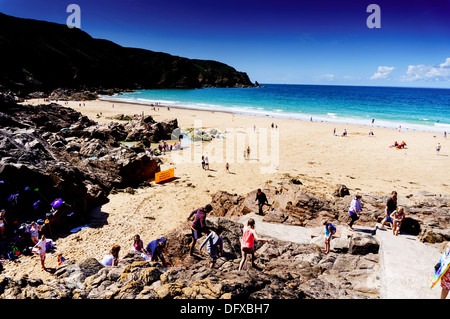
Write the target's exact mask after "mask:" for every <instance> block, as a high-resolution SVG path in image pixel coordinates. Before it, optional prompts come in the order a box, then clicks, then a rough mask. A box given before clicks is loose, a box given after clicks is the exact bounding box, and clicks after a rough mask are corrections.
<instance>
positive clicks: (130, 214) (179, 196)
mask: <svg viewBox="0 0 450 319" xmlns="http://www.w3.org/2000/svg"><path fill="white" fill-rule="evenodd" d="M31 102H32V103H34V104H35V105H36V104H37V103H38V101H37V100H33V101H31ZM40 102H42V100H41V101H40ZM59 104H60V105H62V106H69V107H72V108H74V109H75V110H77V111H79V112H81V113H82V114H84V115H86V116H88V117H89V118H91V119H93V120H95V121H97V122H98V123H99V124H104V123H108V122H110V121H111V120H110V119H108V117H111V116H114V115H117V114H125V115H130V116H132V115H134V114H142V113H143V112H144V114H145V115H152V116H153V117H154V119H155V120H156V121H158V122H159V121H164V120H169V119H174V118H176V119H177V120H178V125H179V127H181V128H191V127H194V126H195V125H198V124H199V123H201V126H202V129H206V130H208V129H210V128H215V129H217V130H219V131H220V132H221V133H222V135H225V136H226V133H225V132H231V133H233V132H235V133H238V134H240V135H239V136H240V137H241V138H243V139H242V140H240V141H237V142H236V143H235V145H233V148H232V151H230V152H227V154H226V155H224V154H221V153H220V152H218V151H217V150H218V148H217V146H216V148H214V147H212V146H211V145H213V143H219V144H216V145H224V143H226V142H227V139H229V138H230V136H228V137H227V139H223V140H214V142H203V143H200V142H195V143H194V144H198V145H197V146H199V147H202V154H207V155H208V156H209V159H210V170H209V171H208V170H203V169H202V167H201V162H200V161H196V160H194V159H192V157H189V156H186V157H185V158H186V159H187V158H190V159H191V160H184V161H182V160H180V153H179V152H178V151H177V152H178V157H176V156H175V157H174V155H173V154H171V153H168V154H166V155H163V156H161V158H162V160H163V165H162V167H161V170H165V169H168V168H172V167H173V168H175V176H176V177H177V179H175V180H174V181H172V182H168V183H164V184H154V183H152V186H151V187H147V188H139V189H137V190H136V193H135V194H134V195H131V194H128V193H122V192H119V193H118V194H113V195H110V196H109V199H110V201H109V203H107V204H105V205H103V206H102V207H100V208H98V209H97V210H94V211H93V212H91V217H92V219H91V221H90V222H89V226H90V227H87V228H83V229H82V230H80V231H79V232H77V233H73V234H69V235H67V236H64V237H61V238H56V240H55V241H56V251H57V252H61V253H63V254H64V256H65V257H66V258H68V259H81V258H85V257H94V258H96V259H98V260H99V261H101V259H102V258H103V256H104V255H105V254H107V253H108V251H109V249H110V248H111V247H112V245H114V244H119V245H121V247H122V250H121V255H123V254H125V253H126V252H128V251H130V250H131V247H132V243H133V236H134V235H135V234H139V235H140V236H141V238H142V239H143V241H144V245H146V244H147V243H148V242H149V241H151V240H153V239H156V238H157V237H160V236H162V235H164V234H166V233H168V232H170V231H171V230H173V229H174V228H176V227H177V226H180V225H182V224H184V223H186V217H187V216H188V215H189V213H190V212H191V211H192V210H193V209H195V208H198V207H200V206H204V205H206V204H207V203H209V202H210V200H211V196H212V195H213V194H214V193H215V192H217V191H219V190H223V191H227V192H230V193H236V194H241V195H245V194H247V193H248V192H250V191H253V190H255V189H257V188H264V187H266V186H268V185H274V186H276V185H277V183H278V182H279V181H281V180H283V179H291V178H297V179H299V180H300V181H301V182H302V183H303V187H305V188H306V189H308V190H309V191H311V192H315V193H318V194H322V195H325V196H331V194H332V193H333V191H334V189H335V186H336V184H344V185H346V186H347V187H348V188H349V189H350V191H351V192H352V193H353V192H355V191H358V192H360V193H362V194H368V193H377V194H386V195H387V194H389V193H390V192H391V191H392V190H397V192H398V193H399V195H400V198H401V196H406V195H408V194H412V193H415V192H420V191H427V192H431V193H436V194H448V193H450V182H449V180H448V174H447V172H448V167H449V164H450V157H449V154H450V141H449V138H447V139H446V138H444V137H443V134H439V133H431V132H416V131H401V132H399V131H398V130H392V129H386V128H380V127H377V126H375V127H373V128H372V127H370V126H352V125H345V124H333V123H324V122H309V121H300V120H291V119H280V118H270V117H256V116H244V115H238V114H236V115H233V114H230V113H225V112H211V111H200V110H190V109H181V108H170V110H168V109H167V107H164V106H159V110H153V109H152V108H151V107H150V106H147V105H138V104H128V103H118V102H111V101H101V100H95V101H86V102H82V106H81V107H80V106H79V104H80V103H79V102H68V104H65V102H59ZM83 104H84V106H83ZM113 105H114V107H113ZM100 113H101V114H102V116H100V117H97V115H98V114H100ZM196 121H197V122H196ZM199 121H200V122H199ZM272 123H275V125H276V128H272V127H271V124H272ZM334 129H336V134H337V136H335V135H334V133H333V132H334ZM344 129H346V130H347V132H348V135H347V136H346V137H341V134H342V132H343V131H344ZM370 129H372V131H373V132H374V135H373V136H369V134H368V132H369V130H370ZM255 136H256V137H258V139H257V140H256V144H250V145H252V149H251V153H250V158H249V159H248V160H244V158H243V152H244V149H245V148H246V147H247V144H248V143H252V142H251V141H252V138H254V137H255ZM268 139H270V141H269V142H268V146H267V147H266V146H265V144H264V143H265V142H267V140H268ZM242 141H244V142H242ZM395 141H397V142H398V143H401V142H402V141H405V142H406V144H407V146H406V148H405V149H399V150H398V149H395V148H390V147H389V146H390V145H392V144H394V142H395ZM253 142H254V140H253ZM437 143H440V144H441V146H442V149H441V151H440V154H439V155H438V154H437V153H436V149H435V147H436V144H437ZM192 148H194V145H193V146H192ZM192 148H191V149H192ZM227 150H229V149H227ZM185 151H186V150H185ZM185 151H183V152H185ZM189 151H190V149H189ZM264 151H267V152H268V155H269V156H268V157H264V156H263V155H264V154H263V153H264ZM272 152H273V154H272ZM216 153H218V154H219V155H218V156H215V154H216ZM226 156H229V157H228V159H226ZM267 158H269V160H267ZM195 159H197V158H195ZM226 161H229V164H230V172H231V173H227V172H226V170H225V162H226ZM399 205H401V202H400V201H399ZM381 214H382V212H380V215H381ZM99 225H101V227H96V226H99ZM4 266H5V271H4V274H5V275H9V276H15V277H17V276H19V277H20V276H22V275H24V274H28V275H29V276H30V277H39V278H51V277H52V275H51V274H50V273H48V272H44V271H43V270H41V268H40V264H39V258H38V257H37V256H31V257H27V256H22V257H21V258H20V260H19V261H18V262H17V263H11V262H6V263H5V264H4ZM47 266H48V267H49V268H54V267H55V266H56V253H54V254H48V255H47Z"/></svg>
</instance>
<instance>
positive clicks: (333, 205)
mask: <svg viewBox="0 0 450 319" xmlns="http://www.w3.org/2000/svg"><path fill="white" fill-rule="evenodd" d="M345 189H347V187H345V185H338V186H337V188H336V192H335V193H334V194H333V196H331V197H325V196H323V195H320V194H314V193H312V192H311V191H310V190H308V189H307V188H306V187H304V186H302V185H301V184H298V183H293V182H292V180H291V179H288V180H284V181H281V182H279V183H278V185H277V186H267V187H266V188H264V189H263V192H264V193H265V194H266V195H267V197H268V199H269V203H270V204H272V206H270V207H268V206H265V208H264V209H263V210H264V219H263V220H264V221H266V222H274V223H283V224H288V225H297V226H304V227H317V226H321V222H322V220H323V219H324V218H326V219H329V220H330V221H331V220H333V221H334V222H333V223H335V224H337V225H343V226H346V224H347V223H348V222H349V221H350V217H349V214H348V208H349V206H350V202H351V200H352V198H353V197H352V196H351V195H344V196H340V195H341V194H343V190H345ZM337 194H340V195H339V196H338V195H337ZM255 197H256V190H254V191H252V192H250V193H248V194H246V195H237V194H230V193H227V192H224V191H220V192H217V193H216V194H214V195H213V196H212V203H211V205H212V206H213V208H214V210H213V214H214V215H216V216H226V217H230V218H231V217H233V216H242V215H246V214H249V213H251V212H258V207H257V204H256V201H255ZM388 198H389V195H385V196H383V195H379V194H362V201H361V204H362V207H363V211H362V212H361V217H360V219H359V220H358V221H357V222H356V225H361V226H368V227H372V228H375V225H376V223H379V222H381V220H382V219H383V217H384V209H385V207H386V201H387V199H388ZM398 204H399V206H402V207H404V208H405V211H406V219H405V220H404V222H403V223H402V229H401V231H402V232H404V233H408V234H410V235H416V236H419V239H421V240H422V241H424V242H428V243H439V242H442V241H447V240H449V234H448V229H449V226H450V198H449V197H448V195H446V196H444V195H441V194H430V193H427V192H418V193H414V194H405V195H399V199H398Z"/></svg>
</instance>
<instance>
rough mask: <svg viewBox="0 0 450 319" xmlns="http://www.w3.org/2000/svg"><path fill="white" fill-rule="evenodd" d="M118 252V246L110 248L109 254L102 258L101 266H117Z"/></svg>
mask: <svg viewBox="0 0 450 319" xmlns="http://www.w3.org/2000/svg"><path fill="white" fill-rule="evenodd" d="M119 251H120V246H119V245H114V246H112V248H111V251H110V253H109V254H108V255H106V256H105V257H103V260H102V265H103V266H117V264H118V263H119Z"/></svg>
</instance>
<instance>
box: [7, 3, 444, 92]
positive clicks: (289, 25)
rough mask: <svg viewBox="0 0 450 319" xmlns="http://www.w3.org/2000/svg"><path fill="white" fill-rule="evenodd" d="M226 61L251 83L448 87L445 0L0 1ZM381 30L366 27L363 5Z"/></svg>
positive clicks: (102, 32) (115, 36) (30, 14)
mask: <svg viewBox="0 0 450 319" xmlns="http://www.w3.org/2000/svg"><path fill="white" fill-rule="evenodd" d="M72 3H74V4H78V5H79V6H80V8H81V29H82V30H84V31H86V32H87V33H89V34H90V35H91V36H93V37H95V38H104V39H108V40H111V41H113V42H116V43H118V44H120V45H123V46H128V47H139V48H144V49H150V50H154V51H161V52H167V53H170V54H173V55H179V56H184V57H188V58H197V59H211V60H217V61H221V62H224V63H227V64H229V65H231V66H233V67H235V68H236V69H237V70H239V71H244V72H247V73H248V75H249V76H250V79H251V80H252V81H258V82H260V83H287V84H330V85H331V84H334V85H371V86H372V85H373V86H414V87H438V88H450V18H449V17H450V0H440V1H435V0H429V1H426V0H422V1H417V0H409V1H404V0H389V1H388V0H370V1H367V0H343V1H339V0H334V1H328V0H327V1H322V0H315V1H312V0H309V1H304V0H296V1H285V0H279V1H264V0H260V1H253V0H248V1H247V0H240V1H237V0H224V1H214V0H209V1H206V0H190V1H188V0H183V1H181V0H165V1H161V0H159V1H155V0H146V1H142V0H127V1H121V2H118V1H105V0H46V1H42V0H40V1H38V0H0V12H3V13H5V14H9V15H13V16H17V17H23V18H33V19H39V20H46V21H51V22H57V23H63V24H65V23H66V19H67V17H68V16H69V13H67V12H66V8H67V6H68V5H69V4H72ZM372 3H374V4H378V5H379V7H380V11H381V16H380V17H381V28H374V29H371V28H368V27H367V24H366V19H367V17H368V16H369V15H370V13H367V12H366V9H367V7H368V5H369V4H372Z"/></svg>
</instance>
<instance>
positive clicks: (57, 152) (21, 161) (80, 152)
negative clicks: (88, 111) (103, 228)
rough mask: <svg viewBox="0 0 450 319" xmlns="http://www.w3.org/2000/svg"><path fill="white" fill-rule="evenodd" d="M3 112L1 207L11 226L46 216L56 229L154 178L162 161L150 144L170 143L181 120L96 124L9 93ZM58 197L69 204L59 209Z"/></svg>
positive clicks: (0, 122) (0, 106)
mask: <svg viewBox="0 0 450 319" xmlns="http://www.w3.org/2000/svg"><path fill="white" fill-rule="evenodd" d="M0 111H1V112H0V194H1V195H0V207H1V208H4V209H6V215H7V216H6V218H7V220H8V221H9V222H10V223H11V225H14V224H15V225H16V226H17V227H18V226H19V225H20V224H21V223H22V222H26V221H29V220H37V219H46V218H48V219H50V220H51V222H52V227H53V228H54V229H53V230H54V231H55V230H57V226H59V225H60V224H61V225H63V224H65V223H69V222H70V224H73V223H76V221H78V222H79V220H80V218H82V217H83V215H84V214H85V213H86V212H87V211H89V210H90V209H92V208H95V207H98V206H99V205H102V204H104V203H106V202H107V200H108V199H107V196H108V194H109V193H110V191H111V190H112V189H114V188H116V189H124V188H127V187H130V186H131V187H135V186H138V185H140V184H142V183H147V181H148V180H150V179H151V178H153V177H154V174H155V172H157V171H159V164H160V160H159V159H158V158H157V157H154V156H152V155H151V154H150V153H149V152H145V149H146V146H145V145H147V146H149V143H151V142H156V141H159V140H160V139H162V138H165V139H166V138H169V139H170V137H171V133H172V131H174V130H175V129H176V128H177V127H178V124H177V120H176V119H174V120H172V121H168V122H162V123H160V122H156V121H154V120H153V118H151V116H146V117H140V118H136V119H134V120H132V121H129V122H121V123H119V122H111V123H110V124H108V125H98V124H96V123H95V122H93V121H92V120H89V119H88V118H87V117H85V116H83V115H81V114H80V113H78V112H76V111H74V110H73V109H70V108H66V107H62V106H59V105H57V104H50V105H38V106H29V105H19V104H15V103H14V102H13V101H12V98H11V97H10V98H7V97H5V96H3V97H1V96H0ZM124 140H128V141H135V142H139V143H140V144H137V145H135V146H133V147H127V146H125V145H124V144H123V143H121V142H122V141H124ZM58 198H61V199H62V201H64V205H63V206H61V207H59V208H58V209H57V210H54V209H52V207H51V203H52V202H53V201H54V200H55V199H58ZM63 208H64V209H63ZM68 216H70V218H69V217H68ZM66 227H67V225H66ZM8 228H9V229H10V232H11V236H12V232H13V231H14V227H8ZM3 248H5V247H3Z"/></svg>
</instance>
